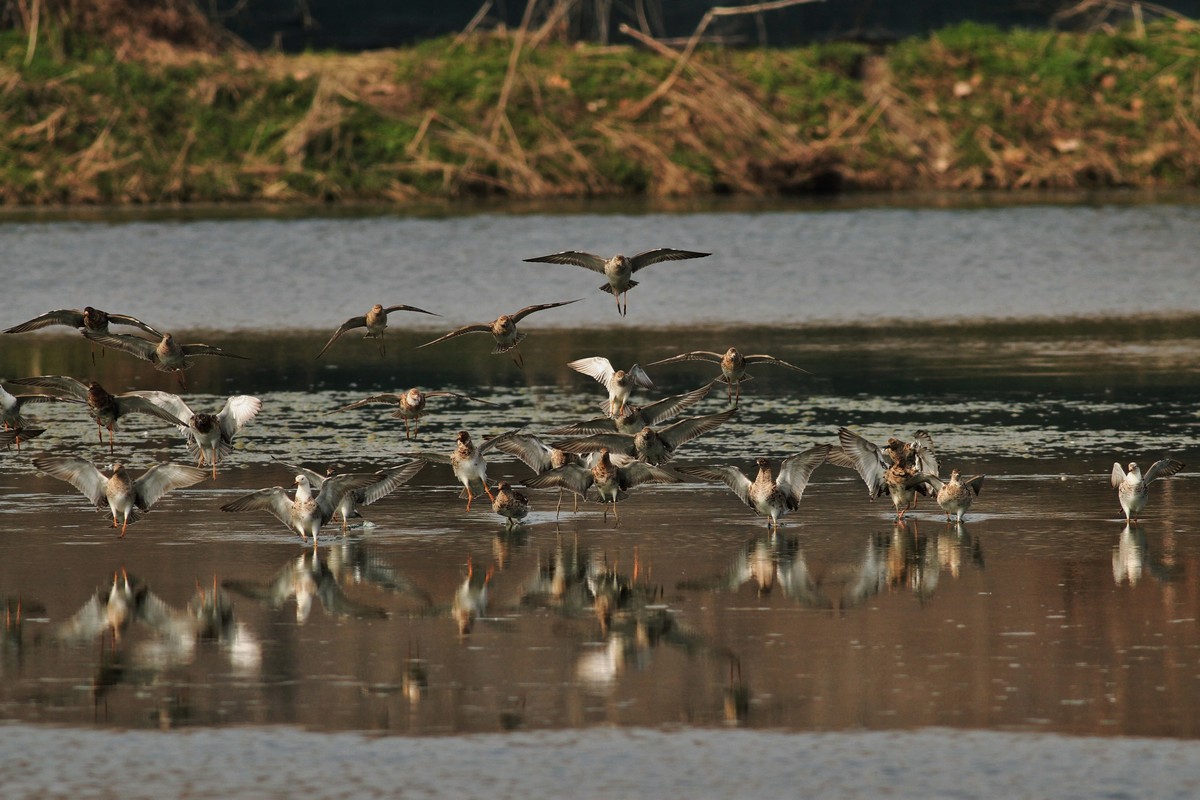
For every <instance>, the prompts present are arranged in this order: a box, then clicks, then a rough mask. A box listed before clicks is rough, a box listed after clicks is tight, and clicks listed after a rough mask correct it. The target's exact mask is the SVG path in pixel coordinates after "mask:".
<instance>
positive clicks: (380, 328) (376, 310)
mask: <svg viewBox="0 0 1200 800" xmlns="http://www.w3.org/2000/svg"><path fill="white" fill-rule="evenodd" d="M393 311H413V312H416V313H418V314H429V315H430V316H434V317H436V316H440V315H438V314H434V313H433V312H432V311H426V310H425V309H423V308H417V307H416V306H405V305H398V306H388V307H387V308H384V306H383V304H382V303H376V304H375V305H373V306H371V310H370V311H368V312H367V313H366V314H363V315H362V316H361V317H351V318H350V319H348V320H346V321H345V322H343V323H342V325H341V327H340V328H338V329H337V330H336V331H334V332H333V336H331V337H329V341H328V342H326V343H325V346H324V347H322V348H321V352H319V353H317V358H320V357H321V356H323V355H325V351H326V350H328V349H329V348H330V347H332V346H333V343H334V342H336V341H337V340H338V339H340V338H341V336H342V334H343V333H346V332H347V331H352V330H354V329H355V328H366V329H367V332H366V333H364V334H363V337H362V338H363V340H364V341H365V340H367V339H374V340H376V341H377V342H378V343H379V355H381V356H382V355H386V354H387V345H386V344H384V341H383V332H384V331H385V330H387V326H388V324H387V323H388V314H391V313H392V312H393Z"/></svg>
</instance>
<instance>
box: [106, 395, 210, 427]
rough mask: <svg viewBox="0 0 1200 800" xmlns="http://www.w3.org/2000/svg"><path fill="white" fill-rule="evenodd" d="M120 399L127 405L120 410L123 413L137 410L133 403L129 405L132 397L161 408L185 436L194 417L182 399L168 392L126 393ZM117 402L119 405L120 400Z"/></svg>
mask: <svg viewBox="0 0 1200 800" xmlns="http://www.w3.org/2000/svg"><path fill="white" fill-rule="evenodd" d="M121 397H123V398H124V399H125V400H126V403H127V405H126V407H123V408H122V410H123V411H126V412H128V411H136V410H139V409H135V408H134V405H135V404H134V403H130V402H128V401H130V400H132V399H133V398H134V397H140V398H142V399H143V400H148V401H149V402H151V403H153V404H154V405H156V406H158V407H159V408H161V409H162V410H163V411H166V412H167V413H168V414H170V415H171V416H173V417H175V418H176V419H178V420H179V422H180V423H181V424H180V425H179V430H180V431H182V432H183V433H185V434H186V433H187V432H188V426H187V423H188V422H189V421H191V419H192V417H194V416H195V415H196V414H195V412H194V411H192V409H191V408H189V407H188V404H187V403H185V402H184V400H183V398H182V397H180V396H179V395H177V394H171V393H170V392H155V391H145V392H127V393H126V394H124V395H121ZM117 402H118V404H120V402H121V401H120V399H118V401H117Z"/></svg>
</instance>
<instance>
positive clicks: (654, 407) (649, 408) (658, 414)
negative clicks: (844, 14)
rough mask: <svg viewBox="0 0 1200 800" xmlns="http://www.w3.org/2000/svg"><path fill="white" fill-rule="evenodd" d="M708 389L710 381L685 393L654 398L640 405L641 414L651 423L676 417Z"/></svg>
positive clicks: (655, 423) (710, 384)
mask: <svg viewBox="0 0 1200 800" xmlns="http://www.w3.org/2000/svg"><path fill="white" fill-rule="evenodd" d="M710 389H712V383H706V384H704V385H703V386H701V387H700V388H699V389H693V390H692V391H690V392H687V393H686V394H677V395H675V396H674V397H667V398H665V399H663V400H656V401H655V402H653V403H650V404H648V405H644V406H642V416H643V417H645V418H646V421H647V422H649V423H650V424H651V425H657V424H658V423H660V422H662V421H663V420H668V419H672V418H674V417H677V416H678V415H679V413H680V412H681V411H683V410H684V409H685V408H687V407H688V406H692V405H695V404H696V403H699V402H700V401H701V400H703V399H704V397H705V395H707V394H708V392H709V390H710Z"/></svg>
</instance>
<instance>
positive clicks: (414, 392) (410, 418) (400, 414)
mask: <svg viewBox="0 0 1200 800" xmlns="http://www.w3.org/2000/svg"><path fill="white" fill-rule="evenodd" d="M431 397H457V398H458V399H460V400H470V401H472V402H474V403H483V404H484V405H489V406H491V405H495V403H489V402H488V401H487V400H480V399H479V398H478V397H471V396H470V395H465V394H459V393H458V392H440V391H439V392H422V391H421V390H420V389H409V390H408V391H407V392H400V393H399V394H391V393H385V394H373V395H371V396H370V397H364V398H363V399H362V400H355V401H354V402H353V403H350V404H348V405H344V406H341V407H340V408H335V409H334V410H333V411H334V412H337V411H349V410H350V409H352V408H362V407H363V406H368V405H372V404H385V405H393V406H395V407H396V409H395V411H393V412H392V417H393V418H395V419H402V420H404V438H405V439H414V438H416V436H417V422H418V421H420V419H421V417H423V416H425V402H426V401H427V400H428V399H429V398H431ZM330 413H333V412H330ZM409 422H411V423H412V430H411V432H410V430H409Z"/></svg>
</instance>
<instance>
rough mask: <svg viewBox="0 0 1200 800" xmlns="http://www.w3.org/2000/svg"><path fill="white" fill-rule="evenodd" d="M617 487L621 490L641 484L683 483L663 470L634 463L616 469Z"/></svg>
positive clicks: (638, 462)
mask: <svg viewBox="0 0 1200 800" xmlns="http://www.w3.org/2000/svg"><path fill="white" fill-rule="evenodd" d="M617 477H618V479H619V480H618V482H619V485H620V487H621V488H622V489H632V488H633V487H635V486H641V485H642V484H643V483H683V481H682V480H680V479H679V478H677V477H676V476H674V475H672V474H671V473H669V472H667V471H666V470H665V469H659V468H658V467H655V466H651V465H650V464H643V463H641V462H640V461H637V462H634V463H632V464H630V465H629V466H627V467H620V468H618V469H617Z"/></svg>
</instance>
